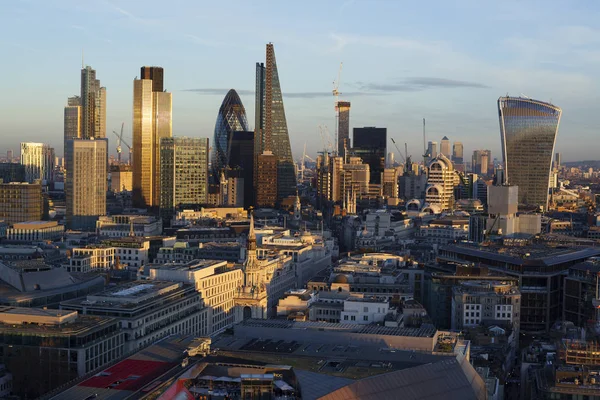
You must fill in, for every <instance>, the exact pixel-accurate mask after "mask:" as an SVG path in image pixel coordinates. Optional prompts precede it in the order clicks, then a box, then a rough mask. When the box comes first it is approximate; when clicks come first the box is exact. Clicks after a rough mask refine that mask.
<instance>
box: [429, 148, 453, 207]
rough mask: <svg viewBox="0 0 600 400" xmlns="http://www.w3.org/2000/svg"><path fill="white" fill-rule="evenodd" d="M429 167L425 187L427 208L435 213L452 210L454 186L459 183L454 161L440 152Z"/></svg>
mask: <svg viewBox="0 0 600 400" xmlns="http://www.w3.org/2000/svg"><path fill="white" fill-rule="evenodd" d="M428 169H429V175H428V178H427V188H426V189H425V202H426V203H427V208H428V209H429V210H431V212H432V213H433V214H439V213H441V212H442V211H446V210H451V209H452V208H453V204H454V187H455V186H456V185H458V183H459V177H458V175H457V173H456V171H455V170H454V166H453V165H452V161H450V160H449V159H448V158H447V157H446V156H444V155H443V154H440V155H438V156H437V157H435V158H434V159H433V160H431V161H430V162H429V165H428Z"/></svg>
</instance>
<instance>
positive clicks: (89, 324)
mask: <svg viewBox="0 0 600 400" xmlns="http://www.w3.org/2000/svg"><path fill="white" fill-rule="evenodd" d="M123 353H124V335H123V333H122V332H121V329H120V326H119V322H118V321H117V320H115V319H113V318H109V317H106V316H83V315H78V314H77V312H75V311H71V312H69V311H65V310H51V309H41V308H20V307H6V306H0V363H2V364H4V365H5V366H6V368H7V370H8V371H9V372H10V373H11V374H12V379H13V393H14V394H15V395H17V396H19V397H20V398H37V397H39V396H41V395H42V394H44V393H46V392H48V391H50V390H52V389H55V388H57V387H59V386H61V385H63V384H65V383H67V382H69V381H71V380H73V379H75V378H77V377H80V376H83V375H86V374H88V373H90V372H92V371H94V370H96V369H97V368H99V367H101V366H103V365H106V364H108V363H110V362H112V361H114V360H116V359H118V358H120V357H121V356H122V355H123ZM24 360H28V361H27V362H24ZM32 360H35V362H31V361H32Z"/></svg>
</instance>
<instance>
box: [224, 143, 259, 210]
mask: <svg viewBox="0 0 600 400" xmlns="http://www.w3.org/2000/svg"><path fill="white" fill-rule="evenodd" d="M232 135H233V136H232V137H231V139H230V140H229V143H230V146H229V156H228V158H229V167H230V168H232V169H240V170H241V177H242V178H244V208H248V207H250V206H252V205H253V204H254V198H255V197H254V132H252V131H236V132H233V133H232Z"/></svg>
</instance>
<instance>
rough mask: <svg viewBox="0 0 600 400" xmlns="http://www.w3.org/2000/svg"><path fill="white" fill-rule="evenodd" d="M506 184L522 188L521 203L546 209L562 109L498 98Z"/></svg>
mask: <svg viewBox="0 0 600 400" xmlns="http://www.w3.org/2000/svg"><path fill="white" fill-rule="evenodd" d="M498 114H499V120H500V135H501V139H502V157H503V160H504V171H505V183H508V184H510V185H516V186H518V187H519V203H520V204H522V205H529V206H538V207H543V208H544V209H546V208H547V204H548V183H549V179H550V169H551V167H552V156H553V154H554V144H555V142H556V134H557V133H558V125H559V122H560V117H561V114H562V110H561V109H560V108H559V107H556V106H554V105H552V104H549V103H544V102H541V101H537V100H532V99H528V98H521V97H500V98H499V99H498Z"/></svg>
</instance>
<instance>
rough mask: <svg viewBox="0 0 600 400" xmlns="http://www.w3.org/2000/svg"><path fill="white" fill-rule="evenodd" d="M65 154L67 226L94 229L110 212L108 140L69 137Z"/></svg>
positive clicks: (73, 228) (77, 228)
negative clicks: (71, 138)
mask: <svg viewBox="0 0 600 400" xmlns="http://www.w3.org/2000/svg"><path fill="white" fill-rule="evenodd" d="M65 157H66V160H67V161H66V162H67V176H66V182H65V196H66V225H67V228H68V229H72V230H84V231H93V230H95V228H96V221H97V220H98V218H99V217H100V216H102V215H106V193H107V191H108V181H107V169H108V165H107V163H108V140H107V139H93V138H92V139H90V140H84V139H73V140H68V141H67V147H66V148H65Z"/></svg>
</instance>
